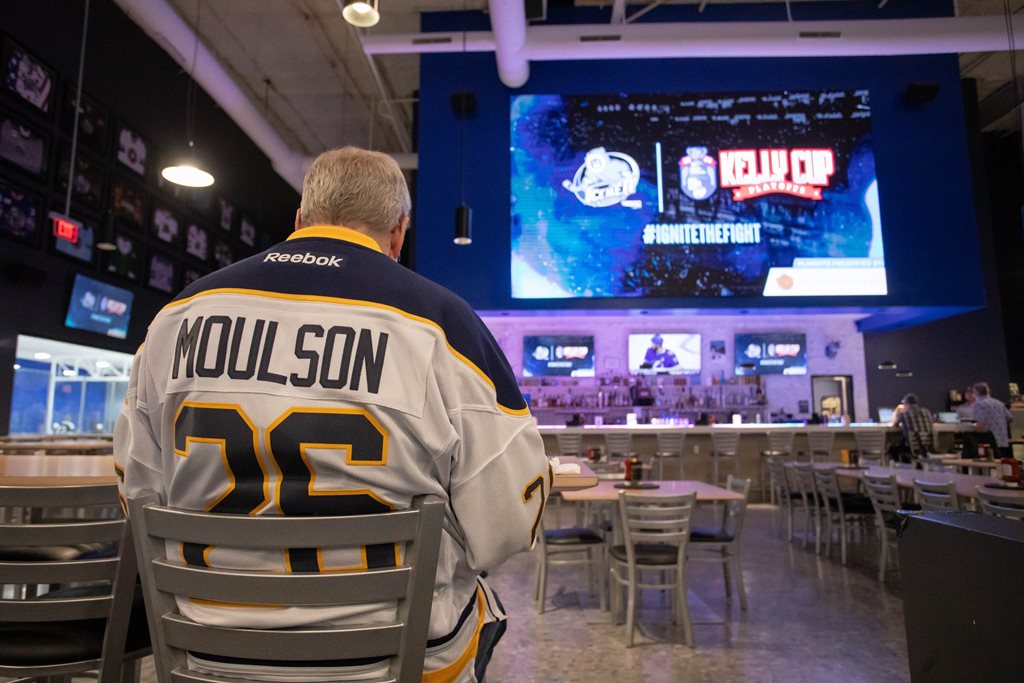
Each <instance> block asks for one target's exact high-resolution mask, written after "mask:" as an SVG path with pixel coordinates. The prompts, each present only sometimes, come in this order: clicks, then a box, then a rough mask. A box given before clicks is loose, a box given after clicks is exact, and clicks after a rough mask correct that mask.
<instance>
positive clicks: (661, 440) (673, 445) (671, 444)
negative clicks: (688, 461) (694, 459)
mask: <svg viewBox="0 0 1024 683" xmlns="http://www.w3.org/2000/svg"><path fill="white" fill-rule="evenodd" d="M685 444H686V432H683V431H672V432H660V433H659V434H658V451H657V452H656V453H655V454H654V465H655V466H656V467H657V468H658V474H657V476H656V477H655V478H656V479H662V478H664V475H663V473H662V463H664V462H665V460H666V459H668V458H675V459H676V460H677V461H678V462H679V479H683V478H684V472H683V446H684V445H685Z"/></svg>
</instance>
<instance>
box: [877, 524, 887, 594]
mask: <svg viewBox="0 0 1024 683" xmlns="http://www.w3.org/2000/svg"><path fill="white" fill-rule="evenodd" d="M880 531H881V534H880V535H879V540H880V541H881V542H882V551H881V553H879V556H878V580H879V581H880V582H882V583H885V565H886V564H887V563H888V560H889V539H888V538H887V537H886V533H885V527H882V529H881V530H880Z"/></svg>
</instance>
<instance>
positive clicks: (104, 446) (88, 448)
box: [0, 439, 114, 453]
mask: <svg viewBox="0 0 1024 683" xmlns="http://www.w3.org/2000/svg"><path fill="white" fill-rule="evenodd" d="M113 449H114V443H113V442H112V441H110V440H107V439H92V440H86V439H73V440H69V441H66V440H57V439H46V440H39V441H7V442H4V443H0V453H87V452H97V451H98V452H101V453H111V452H113Z"/></svg>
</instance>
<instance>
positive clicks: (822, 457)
mask: <svg viewBox="0 0 1024 683" xmlns="http://www.w3.org/2000/svg"><path fill="white" fill-rule="evenodd" d="M835 440H836V434H835V432H833V431H830V430H828V429H822V430H821V431H812V432H808V433H807V445H808V448H809V449H810V451H811V462H826V461H828V460H829V459H831V458H832V444H834V443H835Z"/></svg>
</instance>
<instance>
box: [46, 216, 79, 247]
mask: <svg viewBox="0 0 1024 683" xmlns="http://www.w3.org/2000/svg"><path fill="white" fill-rule="evenodd" d="M50 220H51V221H53V236H54V237H56V238H57V239H59V240H64V241H66V242H70V243H71V244H78V233H79V231H80V230H81V229H82V223H81V222H80V221H76V220H75V219H73V218H71V217H70V216H65V215H64V214H62V213H57V212H56V211H51V212H50Z"/></svg>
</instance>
